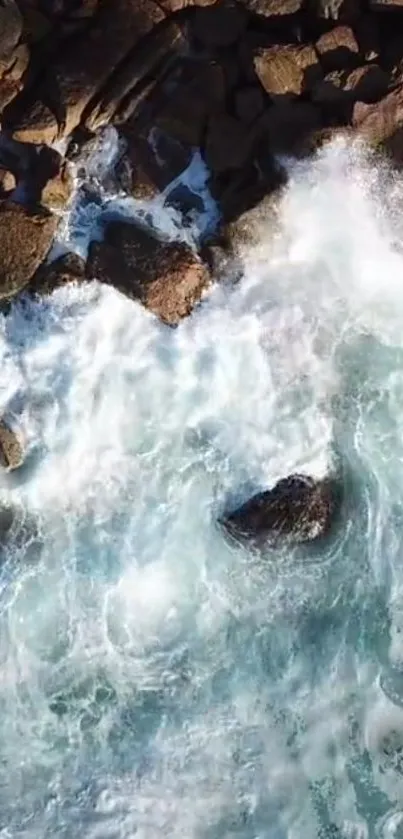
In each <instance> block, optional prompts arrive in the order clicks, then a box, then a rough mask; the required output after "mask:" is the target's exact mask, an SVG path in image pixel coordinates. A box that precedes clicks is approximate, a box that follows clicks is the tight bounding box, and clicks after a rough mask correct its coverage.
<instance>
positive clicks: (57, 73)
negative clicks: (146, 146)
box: [12, 0, 165, 143]
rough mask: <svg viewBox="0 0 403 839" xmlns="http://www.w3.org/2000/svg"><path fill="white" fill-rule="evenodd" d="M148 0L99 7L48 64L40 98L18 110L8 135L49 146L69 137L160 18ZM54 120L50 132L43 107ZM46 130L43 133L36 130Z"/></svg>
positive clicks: (123, 0)
mask: <svg viewBox="0 0 403 839" xmlns="http://www.w3.org/2000/svg"><path fill="white" fill-rule="evenodd" d="M164 18H165V14H164V12H163V11H162V8H161V6H159V5H158V4H157V3H156V2H154V0H115V2H113V3H103V4H102V5H101V6H100V8H99V12H98V14H96V15H95V16H94V18H93V19H92V21H91V25H90V27H89V29H88V30H85V31H84V32H83V33H81V34H79V35H78V36H77V37H76V38H74V39H72V40H71V41H69V43H68V44H66V46H65V49H64V50H62V52H61V55H60V57H57V58H56V59H55V60H54V61H53V62H51V64H50V66H49V68H48V71H47V74H45V77H44V80H43V90H44V94H43V96H44V97H46V99H47V104H46V105H45V98H43V99H42V98H41V99H39V98H38V99H37V100H35V101H34V102H33V103H32V104H31V106H29V107H27V108H24V112H23V116H22V117H21V120H18V119H17V118H16V117H15V118H13V125H12V128H13V131H14V133H13V136H14V137H18V138H19V139H26V138H27V133H28V132H29V133H30V141H31V142H34V137H36V141H37V142H48V143H52V142H54V141H55V140H56V139H57V138H58V137H59V136H67V135H69V134H71V133H72V131H73V130H74V129H75V128H76V126H77V125H78V124H79V123H80V121H81V118H82V116H83V114H84V112H85V110H86V109H87V108H89V106H90V103H91V101H92V100H93V99H94V98H95V97H96V96H97V95H98V94H99V93H100V91H101V89H102V88H103V86H104V85H105V84H106V83H107V80H108V78H109V77H110V76H111V75H112V73H113V72H114V71H116V69H117V68H118V66H119V64H120V63H121V62H123V61H124V60H125V59H127V57H128V56H129V54H130V52H131V50H132V49H134V48H135V47H136V46H137V45H138V44H139V42H140V41H141V39H142V38H143V37H144V36H145V35H147V34H148V33H149V32H151V30H152V29H153V27H154V26H156V25H157V24H158V23H160V22H161V21H162V20H164ZM50 103H51V109H52V113H54V115H55V117H56V120H57V130H56V132H52V131H51V127H50V123H49V107H50ZM40 128H43V129H45V130H46V135H44V133H41V131H40V130H39V129H40Z"/></svg>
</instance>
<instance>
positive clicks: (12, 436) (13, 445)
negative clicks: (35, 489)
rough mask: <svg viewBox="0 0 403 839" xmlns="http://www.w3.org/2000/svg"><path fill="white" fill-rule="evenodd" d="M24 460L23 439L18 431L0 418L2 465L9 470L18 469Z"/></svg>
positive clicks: (0, 461)
mask: <svg viewBox="0 0 403 839" xmlns="http://www.w3.org/2000/svg"><path fill="white" fill-rule="evenodd" d="M23 460H24V451H23V446H22V441H21V439H20V437H19V435H18V434H17V432H16V431H13V430H12V429H11V428H10V426H9V425H8V424H7V423H6V422H5V421H4V420H3V419H2V420H0V465H1V466H3V467H4V468H5V469H7V470H8V471H12V470H13V469H18V467H19V466H21V464H22V462H23Z"/></svg>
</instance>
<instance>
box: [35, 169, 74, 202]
mask: <svg viewBox="0 0 403 839" xmlns="http://www.w3.org/2000/svg"><path fill="white" fill-rule="evenodd" d="M73 187H74V181H73V176H72V173H71V169H70V166H69V164H68V163H67V161H66V160H62V161H61V162H60V168H59V171H58V172H57V174H56V175H55V176H54V177H53V178H50V179H49V180H48V182H47V183H46V184H45V186H44V188H43V190H42V195H41V204H42V205H43V206H44V207H47V208H48V209H49V210H63V209H64V208H65V207H66V205H67V204H68V202H69V200H70V198H71V196H72V192H73Z"/></svg>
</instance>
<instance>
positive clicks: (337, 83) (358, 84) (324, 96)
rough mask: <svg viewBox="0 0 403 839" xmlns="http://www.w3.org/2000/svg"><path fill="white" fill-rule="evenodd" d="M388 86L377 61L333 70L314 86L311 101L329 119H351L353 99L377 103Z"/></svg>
mask: <svg viewBox="0 0 403 839" xmlns="http://www.w3.org/2000/svg"><path fill="white" fill-rule="evenodd" d="M388 85H389V77H388V74H387V73H385V71H384V70H382V69H381V68H380V67H378V65H377V64H366V65H365V66H363V67H357V68H356V69H355V70H352V71H351V72H349V71H338V70H335V71H334V72H333V73H328V75H327V76H325V78H324V79H322V81H320V82H319V83H318V84H317V85H316V86H315V88H314V90H313V91H312V101H313V102H314V103H315V104H317V105H320V106H321V108H322V112H323V113H324V114H325V115H326V119H327V120H328V121H329V122H333V124H334V123H335V122H336V121H337V119H340V120H341V122H342V123H343V122H350V120H351V116H352V110H353V105H354V103H355V102H358V101H361V102H368V103H371V102H377V101H378V99H380V98H381V97H382V96H384V95H385V93H386V91H387V89H388Z"/></svg>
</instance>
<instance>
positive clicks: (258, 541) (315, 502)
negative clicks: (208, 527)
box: [221, 475, 339, 546]
mask: <svg viewBox="0 0 403 839" xmlns="http://www.w3.org/2000/svg"><path fill="white" fill-rule="evenodd" d="M338 494H339V487H338V486H337V483H336V482H335V481H334V480H332V479H330V478H329V479H325V480H315V479H313V478H310V477H305V476H302V475H291V476H290V477H288V478H284V479H283V480H281V481H279V482H278V483H277V484H276V485H275V487H274V488H273V489H270V490H267V491H265V492H261V493H258V494H257V495H255V496H253V498H251V499H250V500H249V501H246V503H245V504H243V505H242V506H241V507H239V508H238V509H237V510H235V511H234V512H232V513H230V514H229V515H227V516H225V517H224V518H223V519H222V520H221V524H222V526H223V527H224V528H225V530H226V531H227V532H228V533H229V534H230V535H231V536H233V537H235V538H237V539H239V540H241V541H242V540H246V541H247V542H251V543H253V544H255V545H257V546H264V545H265V544H275V543H276V542H278V541H279V540H286V541H289V542H292V543H294V544H302V543H304V542H314V541H316V540H318V539H320V538H323V537H325V536H326V535H327V534H328V533H329V532H330V529H331V526H332V523H333V520H334V516H335V513H336V510H337V506H338V503H339V499H338Z"/></svg>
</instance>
